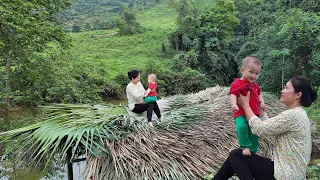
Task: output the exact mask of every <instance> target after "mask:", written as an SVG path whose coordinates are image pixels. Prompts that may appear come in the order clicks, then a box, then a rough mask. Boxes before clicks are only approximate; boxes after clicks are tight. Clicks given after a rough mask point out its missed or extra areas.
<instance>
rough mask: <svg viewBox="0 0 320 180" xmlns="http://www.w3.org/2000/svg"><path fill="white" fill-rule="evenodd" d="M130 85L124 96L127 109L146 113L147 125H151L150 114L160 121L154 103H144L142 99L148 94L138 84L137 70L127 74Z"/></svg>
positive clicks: (155, 103) (159, 115) (139, 83)
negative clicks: (126, 100) (126, 101)
mask: <svg viewBox="0 0 320 180" xmlns="http://www.w3.org/2000/svg"><path fill="white" fill-rule="evenodd" d="M128 77H129V79H130V83H129V84H128V85H127V88H126V94H127V99H128V106H129V109H130V110H131V111H133V112H135V113H142V112H145V111H147V118H148V125H149V126H151V127H152V126H153V125H152V113H153V111H154V112H155V113H156V115H157V117H158V120H159V121H162V119H161V114H160V109H159V106H158V104H157V102H156V101H153V102H148V103H145V102H144V101H143V98H144V97H146V96H147V95H148V94H146V93H150V91H146V90H145V89H144V87H143V86H142V84H141V82H140V74H139V71H137V70H132V71H129V72H128Z"/></svg>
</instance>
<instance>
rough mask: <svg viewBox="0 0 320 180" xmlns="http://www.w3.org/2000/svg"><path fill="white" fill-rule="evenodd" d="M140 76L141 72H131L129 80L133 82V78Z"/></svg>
mask: <svg viewBox="0 0 320 180" xmlns="http://www.w3.org/2000/svg"><path fill="white" fill-rule="evenodd" d="M138 76H139V71H138V70H131V71H129V72H128V78H129V79H130V80H132V78H133V79H135V78H136V77H138Z"/></svg>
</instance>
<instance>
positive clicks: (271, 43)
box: [0, 0, 320, 105]
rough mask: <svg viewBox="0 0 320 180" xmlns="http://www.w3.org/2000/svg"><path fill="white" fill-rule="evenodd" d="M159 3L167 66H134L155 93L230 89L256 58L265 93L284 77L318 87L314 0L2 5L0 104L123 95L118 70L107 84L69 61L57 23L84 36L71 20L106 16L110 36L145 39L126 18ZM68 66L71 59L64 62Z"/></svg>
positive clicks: (319, 32) (318, 7) (319, 28)
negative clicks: (171, 24) (164, 19)
mask: <svg viewBox="0 0 320 180" xmlns="http://www.w3.org/2000/svg"><path fill="white" fill-rule="evenodd" d="M159 3H166V4H167V6H168V8H171V9H173V10H174V11H175V12H176V14H177V19H176V24H177V26H176V27H177V28H176V29H174V30H173V31H171V32H167V37H168V42H169V43H168V44H163V42H164V41H165V40H163V41H160V42H159V44H158V46H159V47H162V52H160V51H161V49H159V53H162V55H163V56H165V57H166V58H168V59H170V62H171V63H170V64H168V65H166V66H165V68H163V67H158V66H157V64H156V63H153V61H150V62H149V63H148V64H147V65H146V66H145V67H141V69H142V70H143V72H144V74H148V73H150V72H153V73H156V74H157V75H158V79H159V84H160V85H161V86H160V91H161V94H162V95H171V94H176V93H188V92H195V91H199V90H201V89H204V88H206V87H210V86H214V85H217V84H219V85H223V86H229V84H230V83H231V82H232V80H233V78H235V77H237V76H238V75H239V72H238V69H239V63H240V62H241V60H242V59H243V58H244V57H245V56H248V55H256V56H258V57H259V58H260V59H261V60H262V63H263V68H262V71H261V75H260V78H259V83H260V85H261V86H262V88H263V90H264V91H270V92H279V91H280V89H281V88H282V85H283V81H284V82H285V81H287V80H288V79H289V78H290V77H293V76H297V75H301V76H305V77H307V78H309V79H310V80H311V81H312V83H313V84H314V85H315V86H320V44H319V42H320V41H319V40H320V1H318V0H237V1H235V0H214V1H207V0H204V1H203V3H198V1H197V0H168V1H162V0H161V1H160V0H135V1H134V0H123V1H117V0H104V1H71V2H69V1H67V0H58V1H54V2H50V3H41V2H38V1H37V2H20V1H19V2H15V1H3V2H2V3H1V5H0V13H1V14H0V18H1V22H0V52H1V53H0V57H1V59H2V62H3V63H2V68H1V71H0V76H1V77H3V81H2V83H1V84H0V99H1V102H2V103H3V104H7V105H9V104H10V105H16V104H27V105H30V104H31V105H35V104H39V103H53V102H56V103H61V102H63V103H90V102H97V101H101V100H102V99H103V98H111V99H117V98H123V95H124V88H125V86H126V83H127V82H128V80H127V78H126V74H125V73H124V72H119V74H118V75H117V76H116V77H115V78H110V77H106V71H105V70H104V69H103V68H102V67H93V69H95V71H94V72H93V73H95V74H94V75H89V74H90V73H91V74H92V72H91V71H92V69H90V68H91V67H87V66H82V65H80V64H76V62H77V61H76V60H73V56H72V55H70V53H68V51H67V50H68V47H70V44H71V41H70V38H69V36H68V35H67V34H66V29H65V28H66V23H67V24H69V25H70V23H71V24H72V23H73V24H72V25H77V26H79V27H78V28H74V31H81V30H93V29H92V28H91V29H90V28H87V29H86V28H85V27H86V26H87V27H89V26H90V27H92V26H93V25H88V24H87V25H86V23H84V22H82V23H80V24H76V23H75V22H76V21H77V19H76V17H79V18H78V20H80V19H81V17H82V18H84V17H89V15H90V13H91V15H92V16H91V17H97V16H98V15H99V17H103V14H105V15H108V17H109V15H110V13H111V12H113V13H115V14H114V15H113V16H112V18H113V21H112V24H114V26H112V27H111V26H110V27H108V28H114V29H117V31H118V34H119V36H120V35H121V34H123V35H126V36H129V35H127V34H132V33H144V30H143V27H141V26H140V24H139V23H138V22H137V21H136V18H135V16H136V14H137V13H138V12H141V11H144V10H145V9H144V8H150V7H152V6H156V5H157V4H159ZM70 4H73V5H72V6H71V7H72V8H71V9H70ZM67 7H68V8H67ZM106 7H113V8H111V9H110V8H109V10H106V9H108V8H106ZM63 9H65V10H63ZM62 10H63V11H62ZM81 13H82V14H81ZM84 15H85V16H84ZM110 17H111V16H110ZM145 18H148V17H145ZM90 22H94V21H90ZM123 28H126V29H123ZM139 28H142V30H141V29H139ZM102 29H107V27H106V26H105V27H104V28H102ZM121 30H123V31H121ZM146 48H148V47H146ZM69 60H70V61H71V60H72V61H74V62H75V63H74V64H66V63H65V61H69ZM89 72H90V73H89Z"/></svg>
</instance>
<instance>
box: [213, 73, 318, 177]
mask: <svg viewBox="0 0 320 180" xmlns="http://www.w3.org/2000/svg"><path fill="white" fill-rule="evenodd" d="M317 96H318V95H317V92H316V91H315V90H312V88H311V86H310V84H309V82H308V81H307V80H306V79H304V78H300V77H296V78H292V79H291V80H290V81H289V82H288V83H287V84H286V86H285V88H284V89H283V90H282V91H281V97H280V102H281V103H283V104H284V105H286V106H287V108H288V109H287V110H285V111H283V112H282V113H281V114H279V115H277V116H275V117H272V118H268V117H267V115H266V113H265V112H263V111H262V110H261V109H260V113H259V115H260V118H259V117H257V116H256V115H255V114H254V113H253V111H252V109H251V107H250V105H249V97H250V92H248V94H247V96H242V95H240V97H239V106H240V107H242V108H243V109H244V112H245V115H246V117H247V120H248V123H249V126H250V128H251V130H252V133H253V134H256V135H257V136H258V137H259V138H265V139H269V140H271V141H270V143H273V150H272V154H273V157H272V160H271V159H268V158H265V157H262V156H259V155H257V154H255V153H252V154H251V156H246V155H243V153H242V149H235V150H233V151H231V153H230V155H229V157H228V158H227V160H226V161H225V162H224V164H223V165H222V167H221V168H220V169H219V170H218V172H217V174H216V175H215V176H214V177H213V180H228V179H229V178H230V177H232V176H233V175H234V174H237V176H238V177H239V178H240V180H252V179H255V180H271V179H277V180H303V179H306V171H307V167H308V164H309V161H310V155H311V130H310V121H309V118H308V116H307V113H306V112H305V110H304V109H303V107H309V106H310V105H311V104H312V102H313V101H315V100H316V99H317Z"/></svg>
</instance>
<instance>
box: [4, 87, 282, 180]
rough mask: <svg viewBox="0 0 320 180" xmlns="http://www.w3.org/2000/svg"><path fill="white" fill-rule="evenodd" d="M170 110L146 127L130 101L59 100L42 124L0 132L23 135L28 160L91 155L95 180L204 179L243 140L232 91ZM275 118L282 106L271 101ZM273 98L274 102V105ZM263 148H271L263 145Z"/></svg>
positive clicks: (172, 100)
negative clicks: (127, 104)
mask: <svg viewBox="0 0 320 180" xmlns="http://www.w3.org/2000/svg"><path fill="white" fill-rule="evenodd" d="M161 102H165V104H166V105H168V106H169V107H167V108H166V111H164V112H163V113H162V114H163V115H164V120H165V121H164V122H163V123H158V122H156V123H154V125H155V128H150V127H148V126H147V123H146V117H144V118H143V119H142V120H141V119H139V118H137V117H135V116H131V114H129V113H128V112H127V110H126V107H125V106H114V105H110V104H108V105H70V104H60V105H52V106H44V107H40V108H41V109H42V110H43V111H44V112H45V115H44V116H43V117H42V121H41V122H39V123H37V124H34V125H31V126H27V127H24V128H20V129H16V130H12V131H8V132H3V133H0V137H5V138H6V139H7V140H12V139H16V138H17V137H20V138H23V141H22V143H23V146H22V148H20V150H22V151H23V153H21V155H22V156H23V157H25V158H26V159H27V161H28V162H30V163H37V162H39V161H40V160H44V161H45V160H47V161H48V160H50V159H52V158H53V157H55V159H56V155H57V154H58V155H59V156H58V158H60V160H63V159H64V158H65V157H66V154H67V152H68V151H70V149H72V158H76V157H77V155H79V154H85V155H86V157H87V173H88V174H89V175H92V174H93V175H94V177H95V178H96V179H110V180H112V179H115V180H118V179H119V180H120V179H128V180H129V179H139V180H140V179H150V180H158V179H170V180H171V179H172V180H180V179H201V178H202V177H203V176H204V175H206V174H210V173H211V172H215V171H216V170H217V168H218V167H220V166H221V164H222V162H223V161H224V160H225V157H226V156H227V155H228V153H229V151H230V150H231V149H233V148H236V147H237V139H236V134H235V129H234V124H233V117H232V113H231V111H230V105H229V104H230V103H229V97H228V94H227V91H226V88H223V87H214V88H209V89H207V90H204V91H201V92H198V93H195V94H188V95H176V96H171V97H165V98H164V99H162V100H160V102H159V106H160V105H161ZM266 102H267V107H268V111H269V112H271V116H272V115H274V114H277V113H279V112H280V111H281V110H282V109H283V108H282V107H281V106H280V105H279V104H278V103H276V102H277V101H276V100H270V101H266ZM268 103H269V104H268ZM260 147H261V150H262V151H261V152H260V153H264V152H265V151H263V150H265V149H268V148H270V147H269V146H268V145H267V144H265V143H264V142H261V146H260Z"/></svg>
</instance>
